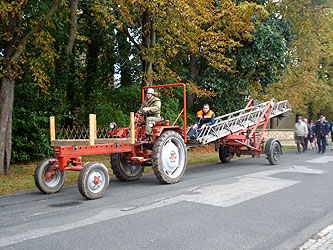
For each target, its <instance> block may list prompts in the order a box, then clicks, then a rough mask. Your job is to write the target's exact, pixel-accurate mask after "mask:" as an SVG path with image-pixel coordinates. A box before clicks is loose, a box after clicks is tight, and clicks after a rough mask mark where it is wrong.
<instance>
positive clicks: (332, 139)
mask: <svg viewBox="0 0 333 250" xmlns="http://www.w3.org/2000/svg"><path fill="white" fill-rule="evenodd" d="M330 131H331V150H333V122H331V126H330Z"/></svg>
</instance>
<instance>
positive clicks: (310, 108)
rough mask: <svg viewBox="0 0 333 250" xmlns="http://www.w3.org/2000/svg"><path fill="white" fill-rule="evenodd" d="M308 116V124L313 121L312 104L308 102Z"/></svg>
mask: <svg viewBox="0 0 333 250" xmlns="http://www.w3.org/2000/svg"><path fill="white" fill-rule="evenodd" d="M308 115H309V122H310V121H311V120H313V115H314V114H313V103H312V102H310V103H309V106H308Z"/></svg>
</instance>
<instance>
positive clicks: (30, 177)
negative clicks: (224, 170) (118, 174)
mask: <svg viewBox="0 0 333 250" xmlns="http://www.w3.org/2000/svg"><path fill="white" fill-rule="evenodd" d="M295 148H296V147H295V146H285V147H283V149H284V150H288V149H295ZM82 160H83V161H84V162H87V161H98V162H101V163H103V164H104V165H105V166H107V167H110V157H109V155H93V156H84V157H83V158H82ZM208 162H219V157H218V153H217V152H215V151H214V145H209V146H203V147H197V148H192V149H190V150H189V151H188V159H187V166H191V165H195V164H201V163H208ZM37 164H38V162H30V163H24V164H13V165H11V166H10V169H9V174H8V175H7V176H0V195H2V194H9V193H12V192H14V191H16V190H24V189H31V188H36V186H35V182H34V171H35V168H36V166H37ZM109 170H110V168H109ZM145 172H146V173H148V172H152V169H151V167H146V168H145ZM109 173H110V175H111V177H113V176H114V175H113V174H112V171H109ZM78 176H79V172H76V171H66V181H65V185H68V184H76V183H77V179H78Z"/></svg>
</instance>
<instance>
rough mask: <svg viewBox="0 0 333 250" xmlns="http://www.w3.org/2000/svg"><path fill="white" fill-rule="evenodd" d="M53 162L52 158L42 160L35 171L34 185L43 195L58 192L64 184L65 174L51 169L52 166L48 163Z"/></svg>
mask: <svg viewBox="0 0 333 250" xmlns="http://www.w3.org/2000/svg"><path fill="white" fill-rule="evenodd" d="M54 160H55V159H52V158H48V159H44V160H42V161H41V162H39V163H38V165H37V167H36V170H35V176H34V178H35V184H36V186H37V188H38V189H39V190H40V191H41V192H42V193H45V194H53V193H56V192H58V191H59V190H60V189H61V188H62V187H63V185H64V183H65V172H64V171H60V170H59V169H58V168H57V169H52V166H53V164H52V163H50V161H54Z"/></svg>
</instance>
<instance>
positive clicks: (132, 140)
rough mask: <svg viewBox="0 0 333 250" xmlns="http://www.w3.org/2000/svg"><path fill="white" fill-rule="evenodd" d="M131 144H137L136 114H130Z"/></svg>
mask: <svg viewBox="0 0 333 250" xmlns="http://www.w3.org/2000/svg"><path fill="white" fill-rule="evenodd" d="M130 129H131V133H130V139H131V140H130V143H131V144H135V128H134V112H131V113H130Z"/></svg>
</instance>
